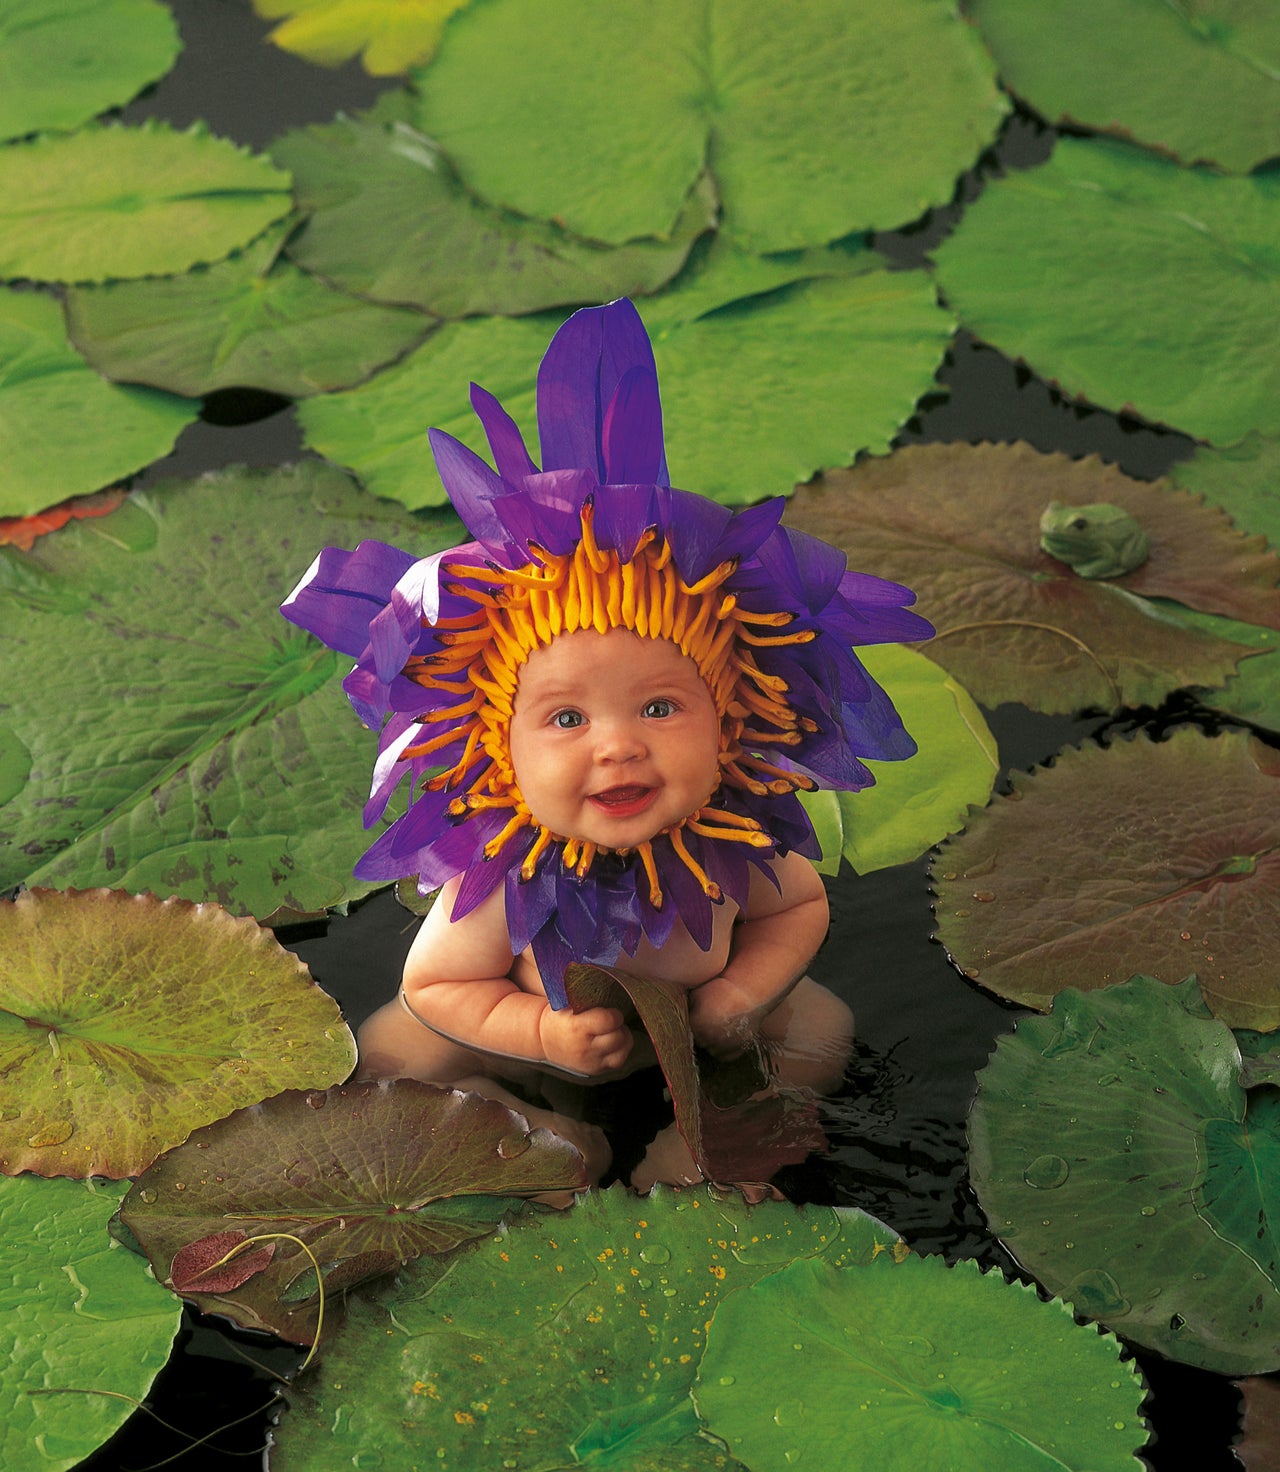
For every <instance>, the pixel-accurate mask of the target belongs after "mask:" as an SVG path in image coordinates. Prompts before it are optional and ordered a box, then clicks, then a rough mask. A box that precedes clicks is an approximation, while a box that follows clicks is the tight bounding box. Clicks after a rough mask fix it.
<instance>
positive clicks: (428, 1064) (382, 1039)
mask: <svg viewBox="0 0 1280 1472" xmlns="http://www.w3.org/2000/svg"><path fill="white" fill-rule="evenodd" d="M356 1047H357V1049H358V1051H359V1055H360V1061H359V1064H358V1065H357V1069H358V1071H357V1077H358V1078H362V1079H369V1078H416V1079H419V1080H421V1081H422V1082H423V1083H432V1084H451V1083H452V1082H453V1081H454V1080H455V1079H458V1078H462V1077H464V1076H465V1075H467V1074H470V1073H475V1072H477V1068H478V1062H477V1059H476V1057H475V1055H474V1054H471V1053H469V1052H467V1050H466V1049H465V1048H460V1047H459V1046H458V1045H457V1044H456V1043H452V1042H450V1041H448V1039H446V1038H442V1037H440V1036H439V1034H437V1033H434V1032H432V1031H431V1030H430V1028H428V1027H425V1026H424V1025H423V1024H422V1023H421V1022H419V1021H418V1020H417V1019H416V1018H415V1017H411V1016H410V1015H409V1013H408V1012H407V1011H406V1010H405V1008H404V1007H403V1006H402V1005H401V1003H400V999H399V998H398V997H397V998H396V999H395V1000H394V1001H390V1002H388V1003H387V1004H386V1006H385V1007H379V1008H378V1010H377V1011H376V1012H374V1013H371V1014H370V1016H369V1017H367V1018H366V1019H365V1021H364V1022H363V1023H361V1025H360V1027H359V1028H357V1030H356Z"/></svg>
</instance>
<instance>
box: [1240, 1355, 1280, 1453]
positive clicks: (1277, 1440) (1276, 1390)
mask: <svg viewBox="0 0 1280 1472" xmlns="http://www.w3.org/2000/svg"><path fill="white" fill-rule="evenodd" d="M1236 1384H1237V1386H1238V1387H1239V1390H1240V1394H1241V1397H1242V1398H1243V1400H1244V1440H1243V1441H1241V1442H1240V1443H1239V1445H1238V1446H1237V1447H1236V1456H1237V1457H1239V1459H1240V1461H1241V1463H1242V1465H1243V1466H1244V1467H1245V1468H1246V1472H1269V1469H1274V1468H1276V1467H1280V1381H1277V1380H1275V1379H1268V1378H1266V1377H1264V1376H1262V1375H1252V1376H1250V1377H1249V1378H1248V1379H1247V1380H1238V1381H1236Z"/></svg>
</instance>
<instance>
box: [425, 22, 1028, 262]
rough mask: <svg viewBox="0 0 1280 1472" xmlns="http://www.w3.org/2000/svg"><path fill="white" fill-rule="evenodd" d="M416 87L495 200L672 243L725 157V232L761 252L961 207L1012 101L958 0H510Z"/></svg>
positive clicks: (616, 236)
mask: <svg viewBox="0 0 1280 1472" xmlns="http://www.w3.org/2000/svg"><path fill="white" fill-rule="evenodd" d="M416 80H417V84H418V87H419V89H420V91H421V103H420V105H419V110H418V115H417V118H416V121H417V122H418V124H419V126H420V127H421V128H422V130H423V131H424V132H426V133H429V134H430V135H431V137H433V138H435V139H437V140H438V142H439V143H440V145H441V147H442V148H443V149H444V150H445V152H446V153H447V154H448V155H449V156H450V158H452V159H453V160H454V161H455V162H456V163H457V165H458V168H459V172H460V173H461V175H462V178H463V180H464V182H465V183H466V184H467V186H468V187H469V188H472V189H474V190H475V191H476V192H477V193H478V194H480V195H481V196H482V197H483V198H485V199H487V200H489V201H490V202H491V203H493V204H497V205H500V206H502V207H504V208H507V209H512V210H515V211H516V212H517V213H519V214H523V215H528V216H531V217H532V218H534V219H543V220H547V219H558V220H561V221H563V222H564V224H565V225H566V226H567V227H568V228H569V229H570V230H572V231H574V232H575V233H576V234H578V235H584V236H588V237H590V238H592V239H596V240H603V241H609V242H611V243H614V244H617V243H619V242H621V241H624V240H631V239H634V238H636V237H638V236H646V235H651V236H658V237H659V238H661V237H664V236H666V235H668V234H669V233H670V231H671V230H672V228H673V225H674V222H675V220H676V219H677V217H678V216H679V214H680V212H681V210H682V208H683V206H684V201H685V198H686V196H687V195H688V193H689V191H690V190H691V189H692V187H693V185H694V182H695V181H696V180H697V178H698V176H699V175H700V174H701V172H702V169H703V166H704V164H705V163H706V162H708V161H709V162H710V164H711V168H712V172H713V174H714V176H715V180H716V186H717V189H718V192H719V194H720V196H721V197H722V199H723V200H724V228H725V229H726V230H727V231H728V232H729V234H730V235H731V236H733V237H734V238H735V239H736V240H737V241H739V242H740V243H741V244H743V245H745V246H746V247H748V248H749V249H751V250H756V251H778V250H791V249H795V248H797V247H800V246H805V245H820V244H823V243H825V242H827V241H830V240H835V239H838V238H839V237H841V236H845V235H848V234H850V233H852V232H854V231H863V230H871V229H887V228H890V227H892V226H896V225H900V224H902V223H903V222H904V221H908V220H914V219H916V218H918V217H919V216H920V215H921V214H923V213H924V212H925V210H926V209H928V208H929V207H930V206H931V205H939V204H944V203H946V202H947V201H948V200H949V199H950V198H951V195H952V192H953V190H954V187H955V181H956V178H957V177H958V176H959V175H960V174H961V173H963V172H964V170H965V169H966V168H968V167H969V166H970V165H971V164H972V162H973V161H974V159H975V158H976V157H977V156H978V154H979V153H980V152H981V151H982V149H983V148H984V147H985V146H986V145H987V144H988V143H990V142H991V140H992V138H993V137H994V136H995V133H996V130H997V128H998V127H999V124H1000V121H1001V118H1002V116H1003V115H1004V112H1005V110H1006V108H1007V105H1008V104H1007V102H1006V100H1005V99H1004V97H1003V96H1002V95H1001V94H1000V92H999V91H998V90H997V88H996V86H995V78H994V74H993V69H992V66H991V62H990V59H989V58H988V56H987V55H986V53H985V51H984V50H983V49H982V47H981V45H980V44H979V42H978V39H977V36H976V34H975V33H974V32H973V31H972V30H971V29H970V28H969V27H967V26H966V25H965V24H964V23H963V22H962V21H961V20H960V18H959V17H958V16H957V14H956V11H955V8H954V6H952V5H951V4H949V3H945V0H915V3H912V4H910V5H900V6H892V7H885V6H883V5H877V4H875V3H874V0H857V3H850V0H816V3H813V4H809V5H805V6H804V7H803V8H800V9H796V8H794V7H786V6H783V7H765V8H761V7H760V6H759V5H755V4H752V3H750V0H658V3H649V0H645V3H637V0H629V3H615V4H612V5H609V6H607V7H602V6H599V5H596V4H593V3H591V0H558V3H555V4H551V3H544V4H541V5H532V6H531V5H526V4H523V3H521V0H514V3H513V0H505V3H503V0H493V3H489V4H484V5H473V6H472V7H470V8H469V9H467V10H465V11H463V12H462V13H461V14H459V15H458V16H457V17H456V18H455V20H454V21H453V23H452V24H451V25H450V27H449V30H448V32H447V34H446V36H445V40H444V44H443V45H442V46H441V48H440V52H439V54H438V55H437V56H436V58H435V60H434V62H433V63H432V64H431V66H430V67H428V68H426V69H425V70H424V71H422V72H421V73H420V74H418V76H417V78H416Z"/></svg>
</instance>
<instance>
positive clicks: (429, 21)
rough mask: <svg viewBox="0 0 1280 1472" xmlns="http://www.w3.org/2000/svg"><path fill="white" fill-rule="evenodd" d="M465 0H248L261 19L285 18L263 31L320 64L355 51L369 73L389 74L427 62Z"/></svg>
mask: <svg viewBox="0 0 1280 1472" xmlns="http://www.w3.org/2000/svg"><path fill="white" fill-rule="evenodd" d="M466 3H467V0H253V8H254V10H255V11H257V13H258V14H259V15H260V16H261V17H262V18H263V20H280V18H281V16H284V17H286V19H285V20H283V21H282V23H281V24H280V25H278V26H277V27H276V28H275V30H273V31H272V32H271V33H270V34H269V35H268V36H267V40H268V41H274V42H275V44H276V45H277V46H279V47H280V49H281V50H282V51H292V52H294V53H295V54H296V55H298V56H301V57H304V58H305V59H306V60H307V61H314V62H317V63H318V64H319V65H320V66H341V65H342V63H343V62H344V61H350V59H351V58H352V57H353V56H359V57H360V60H361V62H362V63H363V65H364V69H365V71H367V72H368V73H369V74H370V76H374V77H390V76H395V75H396V74H397V73H398V72H403V71H407V70H408V69H409V68H410V67H411V66H414V65H416V64H417V63H418V62H423V61H428V60H429V59H430V58H431V57H432V56H433V55H434V53H435V49H436V46H437V45H438V44H439V40H440V32H441V31H442V30H443V29H444V26H445V22H446V21H447V20H448V19H449V17H450V16H451V15H452V14H453V12H454V11H455V10H458V9H460V8H461V7H462V6H463V5H465V4H466Z"/></svg>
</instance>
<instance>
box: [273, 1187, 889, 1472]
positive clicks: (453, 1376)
mask: <svg viewBox="0 0 1280 1472" xmlns="http://www.w3.org/2000/svg"><path fill="white" fill-rule="evenodd" d="M894 1246H895V1238H894V1233H892V1232H890V1231H888V1230H887V1229H886V1228H884V1227H883V1226H881V1224H880V1223H878V1222H876V1221H874V1220H873V1219H872V1218H870V1217H867V1216H864V1215H863V1214H862V1213H861V1212H857V1211H852V1210H848V1209H844V1210H838V1211H837V1210H833V1209H831V1208H826V1207H808V1208H801V1209H797V1208H796V1207H793V1206H790V1205H786V1204H783V1203H778V1202H766V1203H763V1204H761V1205H759V1206H754V1207H748V1206H744V1205H743V1203H742V1201H741V1199H740V1198H738V1197H736V1196H735V1197H734V1198H733V1199H731V1200H728V1201H722V1200H720V1199H718V1198H717V1196H716V1195H715V1194H714V1193H713V1192H711V1191H708V1190H698V1191H680V1192H674V1191H670V1190H666V1189H664V1188H662V1187H658V1188H656V1189H655V1191H654V1193H653V1195H652V1196H650V1197H649V1198H647V1199H646V1200H644V1201H638V1200H637V1199H636V1198H635V1197H634V1196H629V1195H628V1194H627V1193H626V1192H625V1191H624V1190H623V1189H622V1188H621V1187H620V1186H614V1187H611V1188H610V1189H609V1190H607V1191H603V1192H589V1193H587V1194H586V1195H585V1196H582V1197H580V1198H579V1200H578V1204H577V1205H576V1206H574V1207H573V1209H572V1210H571V1211H570V1212H568V1213H566V1214H565V1215H563V1216H559V1217H541V1218H532V1219H529V1218H524V1217H522V1218H519V1219H517V1220H516V1221H514V1222H513V1223H512V1224H511V1225H510V1226H508V1227H507V1228H506V1229H505V1230H504V1231H503V1232H501V1233H500V1234H499V1235H497V1236H495V1237H491V1238H489V1239H488V1240H487V1241H485V1242H482V1243H480V1244H478V1245H477V1246H476V1247H475V1248H473V1249H471V1250H469V1251H467V1252H464V1253H462V1254H460V1255H459V1256H458V1257H457V1258H456V1259H454V1260H453V1261H452V1263H451V1264H450V1266H449V1268H448V1271H447V1272H445V1273H444V1274H443V1275H440V1274H439V1272H438V1270H437V1269H436V1268H435V1267H433V1266H428V1267H427V1268H426V1270H425V1271H424V1270H423V1268H422V1266H421V1265H419V1264H417V1263H415V1264H411V1265H410V1266H409V1267H408V1268H407V1269H406V1270H405V1271H404V1273H403V1274H402V1275H401V1278H400V1279H399V1280H398V1286H397V1289H396V1291H395V1292H394V1293H392V1294H388V1295H384V1298H383V1301H382V1302H364V1303H357V1304H353V1305H352V1307H351V1312H350V1314H349V1316H348V1318H347V1321H346V1323H345V1324H344V1325H343V1327H342V1328H341V1329H340V1331H339V1332H338V1334H337V1336H336V1337H335V1339H334V1340H333V1342H332V1343H331V1344H329V1345H328V1347H327V1348H326V1350H325V1352H324V1356H323V1359H322V1361H321V1363H320V1365H319V1366H318V1367H317V1370H316V1372H315V1373H313V1374H311V1375H309V1376H305V1377H303V1378H302V1379H300V1380H299V1381H297V1382H295V1384H294V1386H293V1387H292V1388H291V1390H290V1393H289V1400H290V1406H291V1409H290V1411H289V1413H288V1415H287V1416H286V1417H285V1418H284V1420H283V1422H282V1423H281V1426H280V1430H279V1432H278V1434H277V1444H276V1446H275V1447H274V1449H273V1452H272V1464H273V1468H274V1469H275V1472H296V1469H307V1472H312V1469H319V1468H321V1467H326V1466H329V1467H331V1466H333V1465H334V1463H335V1462H337V1461H340V1460H345V1459H346V1458H347V1457H351V1456H355V1455H357V1454H359V1455H361V1456H370V1455H376V1454H378V1453H381V1454H382V1455H384V1456H385V1457H387V1458H388V1459H392V1458H394V1460H395V1461H396V1463H397V1464H398V1465H401V1466H409V1465H413V1464H415V1463H416V1464H420V1465H424V1466H425V1465H437V1464H438V1465H442V1466H444V1467H446V1468H470V1467H476V1468H479V1467H484V1468H486V1469H487V1468H491V1467H492V1468H497V1467H501V1466H502V1465H503V1463H504V1461H506V1460H515V1461H516V1462H517V1465H519V1466H521V1467H527V1466H542V1467H547V1468H551V1467H565V1466H574V1465H577V1464H578V1463H580V1462H588V1463H590V1464H594V1465H599V1466H602V1467H603V1466H610V1465H612V1466H618V1467H624V1466H625V1467H628V1468H639V1467H645V1468H649V1467H654V1468H661V1469H663V1472H694V1469H707V1472H709V1469H712V1468H717V1467H718V1468H721V1469H727V1468H735V1467H738V1465H739V1464H738V1463H736V1462H734V1461H733V1460H732V1459H727V1460H726V1459H725V1457H724V1455H723V1453H722V1452H721V1451H719V1450H718V1449H717V1446H716V1444H715V1443H714V1442H710V1441H708V1440H706V1439H705V1438H703V1437H702V1436H701V1435H700V1434H699V1422H698V1417H697V1415H696V1414H695V1411H694V1408H693V1403H692V1401H691V1400H690V1397H689V1390H690V1387H691V1385H692V1384H693V1380H694V1375H695V1374H696V1372H697V1366H698V1360H699V1358H700V1356H701V1354H702V1350H703V1345H704V1343H705V1340H706V1326H707V1322H708V1320H709V1319H711V1317H712V1315H713V1313H714V1312H715V1309H716V1305H717V1304H718V1303H719V1302H721V1301H722V1300H723V1299H724V1297H725V1296H726V1295H727V1294H730V1293H732V1292H734V1291H735V1290H737V1289H741V1288H748V1287H751V1286H752V1285H754V1284H756V1283H758V1281H759V1280H760V1279H761V1278H762V1277H763V1276H764V1275H765V1274H767V1273H768V1272H770V1271H772V1270H773V1269H775V1268H777V1267H779V1266H780V1265H781V1264H783V1263H786V1262H790V1261H792V1260H793V1259H795V1258H799V1257H817V1256H823V1257H825V1258H826V1259H828V1260H829V1261H833V1262H838V1263H865V1262H869V1261H870V1260H871V1259H872V1258H873V1257H874V1256H877V1255H879V1254H881V1253H884V1252H886V1250H888V1251H889V1255H892V1249H893V1248H894ZM850 1271H854V1269H853V1268H850ZM566 1387H571V1389H570V1390H569V1391H566ZM713 1429H714V1428H713Z"/></svg>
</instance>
